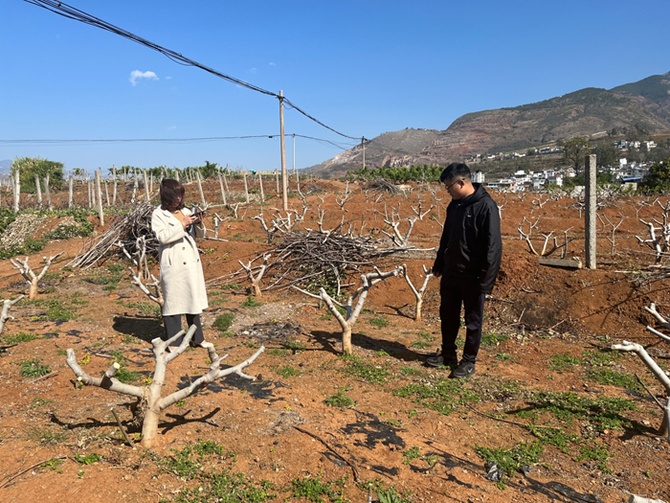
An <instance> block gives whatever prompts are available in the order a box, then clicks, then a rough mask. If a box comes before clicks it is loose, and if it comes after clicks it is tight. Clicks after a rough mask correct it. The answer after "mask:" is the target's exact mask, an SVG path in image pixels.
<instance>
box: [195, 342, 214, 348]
mask: <svg viewBox="0 0 670 503" xmlns="http://www.w3.org/2000/svg"><path fill="white" fill-rule="evenodd" d="M191 347H192V348H205V349H209V348H213V347H214V344H212V343H211V342H207V341H202V342H194V343H192V344H191Z"/></svg>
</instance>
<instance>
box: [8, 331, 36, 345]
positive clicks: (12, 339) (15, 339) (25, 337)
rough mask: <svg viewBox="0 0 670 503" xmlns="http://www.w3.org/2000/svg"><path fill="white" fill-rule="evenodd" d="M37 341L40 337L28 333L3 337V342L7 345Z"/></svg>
mask: <svg viewBox="0 0 670 503" xmlns="http://www.w3.org/2000/svg"><path fill="white" fill-rule="evenodd" d="M35 339H39V337H38V336H37V335H35V334H31V333H28V332H18V333H16V334H6V335H3V336H2V340H3V341H4V343H5V344H18V343H20V342H30V341H34V340H35Z"/></svg>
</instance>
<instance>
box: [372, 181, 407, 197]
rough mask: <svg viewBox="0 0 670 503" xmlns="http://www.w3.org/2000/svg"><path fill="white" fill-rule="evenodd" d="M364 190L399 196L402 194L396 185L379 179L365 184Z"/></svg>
mask: <svg viewBox="0 0 670 503" xmlns="http://www.w3.org/2000/svg"><path fill="white" fill-rule="evenodd" d="M364 189H365V190H369V191H372V192H388V193H389V194H400V193H401V192H402V191H401V190H400V188H399V187H398V186H397V185H394V184H392V183H391V182H388V181H386V180H383V179H381V178H379V179H376V180H370V181H369V182H367V183H366V184H365V186H364Z"/></svg>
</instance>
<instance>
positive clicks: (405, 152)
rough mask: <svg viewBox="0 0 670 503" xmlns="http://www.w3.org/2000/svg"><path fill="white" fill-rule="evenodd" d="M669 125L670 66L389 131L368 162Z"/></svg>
mask: <svg viewBox="0 0 670 503" xmlns="http://www.w3.org/2000/svg"><path fill="white" fill-rule="evenodd" d="M668 130H670V72H668V73H666V74H664V75H655V76H652V77H648V78H646V79H643V80H641V81H639V82H634V83H630V84H624V85H621V86H618V87H615V88H613V89H610V90H606V89H598V88H586V89H581V90H579V91H575V92H573V93H569V94H566V95H564V96H559V97H556V98H551V99H548V100H545V101H540V102H537V103H530V104H526V105H521V106H518V107H512V108H501V109H496V110H485V111H481V112H473V113H469V114H465V115H463V116H461V117H459V118H458V119H456V120H455V121H454V122H453V123H452V124H451V125H450V126H449V127H448V128H447V129H446V130H443V131H434V130H420V129H405V130H402V131H396V132H388V133H384V134H383V135H380V136H378V137H376V138H373V139H372V140H370V141H369V142H368V143H367V144H366V146H365V149H366V152H365V156H366V157H365V161H366V162H365V163H366V165H367V166H369V167H379V166H403V165H421V164H447V163H449V162H453V161H458V160H462V159H465V158H467V157H469V156H471V155H475V154H487V153H496V152H508V151H512V150H522V151H523V150H527V149H529V148H534V147H538V146H542V145H546V144H550V143H554V142H557V141H559V140H563V139H567V138H571V137H573V136H589V135H592V134H596V133H602V132H613V131H614V132H617V133H619V134H626V133H629V134H640V133H644V134H654V133H660V132H664V131H668ZM408 138H411V139H412V141H407V139H408ZM424 142H425V143H424ZM362 150H363V149H362V147H361V146H360V145H359V146H356V147H354V148H352V149H350V150H348V151H346V152H344V153H343V154H340V155H339V156H337V157H334V158H333V159H330V160H328V161H326V162H324V163H321V164H319V165H317V166H313V167H311V168H308V170H307V171H308V172H310V173H314V174H316V175H319V176H328V177H337V176H341V175H343V174H344V173H346V172H347V171H348V170H351V169H359V168H360V167H361V166H362Z"/></svg>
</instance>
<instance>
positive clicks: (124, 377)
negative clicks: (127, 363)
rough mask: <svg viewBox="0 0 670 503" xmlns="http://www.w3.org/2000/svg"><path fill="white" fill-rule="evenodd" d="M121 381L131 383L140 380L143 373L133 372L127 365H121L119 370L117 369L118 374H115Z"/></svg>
mask: <svg viewBox="0 0 670 503" xmlns="http://www.w3.org/2000/svg"><path fill="white" fill-rule="evenodd" d="M114 377H116V378H117V379H118V380H119V381H121V382H122V383H126V384H128V383H131V382H136V381H139V380H140V378H141V377H142V375H141V374H139V373H138V372H133V371H132V370H128V369H127V368H125V367H121V368H120V369H119V370H117V371H116V374H115V375H114Z"/></svg>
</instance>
